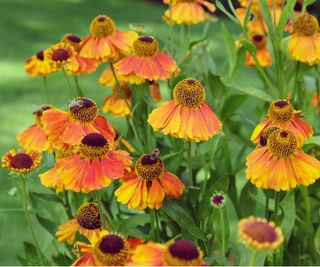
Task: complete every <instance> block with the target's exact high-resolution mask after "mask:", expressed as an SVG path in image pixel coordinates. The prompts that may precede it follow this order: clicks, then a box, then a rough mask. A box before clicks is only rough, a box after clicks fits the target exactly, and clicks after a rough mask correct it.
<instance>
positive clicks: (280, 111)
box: [268, 100, 294, 123]
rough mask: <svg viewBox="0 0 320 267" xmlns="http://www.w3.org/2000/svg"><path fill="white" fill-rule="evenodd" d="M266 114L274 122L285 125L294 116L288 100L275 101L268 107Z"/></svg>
mask: <svg viewBox="0 0 320 267" xmlns="http://www.w3.org/2000/svg"><path fill="white" fill-rule="evenodd" d="M268 114H269V116H270V117H271V118H272V119H273V120H275V121H276V122H279V123H286V122H288V121H290V120H291V119H292V117H293V116H294V108H293V106H292V105H291V103H290V102H289V101H288V100H277V101H275V102H273V103H272V104H271V105H270V107H269V111H268Z"/></svg>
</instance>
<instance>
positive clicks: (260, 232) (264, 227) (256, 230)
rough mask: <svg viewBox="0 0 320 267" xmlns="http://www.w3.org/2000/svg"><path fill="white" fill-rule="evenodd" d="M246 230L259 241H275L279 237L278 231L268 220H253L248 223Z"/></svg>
mask: <svg viewBox="0 0 320 267" xmlns="http://www.w3.org/2000/svg"><path fill="white" fill-rule="evenodd" d="M244 232H245V233H246V234H247V235H249V236H250V237H251V238H252V239H253V240H256V241H258V242H274V241H275V240H276V239H277V233H276V232H275V230H274V229H273V228H272V227H271V226H270V225H269V224H268V223H266V222H251V223H248V224H247V225H246V227H245V229H244Z"/></svg>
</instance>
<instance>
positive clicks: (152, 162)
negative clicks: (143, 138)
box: [135, 150, 164, 181]
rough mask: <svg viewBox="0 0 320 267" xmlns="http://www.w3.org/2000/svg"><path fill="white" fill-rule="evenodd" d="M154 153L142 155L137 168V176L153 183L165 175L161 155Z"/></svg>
mask: <svg viewBox="0 0 320 267" xmlns="http://www.w3.org/2000/svg"><path fill="white" fill-rule="evenodd" d="M154 151H159V150H154ZM154 151H152V152H151V153H150V154H145V155H142V156H141V157H140V158H139V159H138V160H137V163H136V166H135V171H136V174H137V175H138V176H139V177H140V178H142V179H144V180H148V181H152V180H154V179H158V178H159V177H160V176H161V175H162V173H163V170H164V165H163V163H162V161H161V159H160V158H159V153H158V154H156V153H155V152H154Z"/></svg>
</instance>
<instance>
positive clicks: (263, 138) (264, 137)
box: [259, 126, 280, 146]
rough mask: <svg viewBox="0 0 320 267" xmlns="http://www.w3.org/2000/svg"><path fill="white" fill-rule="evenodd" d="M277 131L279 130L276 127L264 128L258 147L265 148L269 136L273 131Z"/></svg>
mask: <svg viewBox="0 0 320 267" xmlns="http://www.w3.org/2000/svg"><path fill="white" fill-rule="evenodd" d="M279 129H280V128H279V127H278V126H268V127H267V128H265V129H264V130H263V131H262V133H261V136H260V140H259V143H260V145H261V146H266V145H267V141H268V138H269V136H270V134H271V133H273V132H274V131H277V130H279Z"/></svg>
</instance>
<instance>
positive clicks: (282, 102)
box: [274, 100, 288, 108]
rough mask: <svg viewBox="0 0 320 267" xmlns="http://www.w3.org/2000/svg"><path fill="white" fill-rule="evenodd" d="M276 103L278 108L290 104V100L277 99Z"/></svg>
mask: <svg viewBox="0 0 320 267" xmlns="http://www.w3.org/2000/svg"><path fill="white" fill-rule="evenodd" d="M274 105H275V106H276V107H278V108H284V107H285V106H287V105H288V102H287V101H285V100H279V101H276V102H275V103H274Z"/></svg>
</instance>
